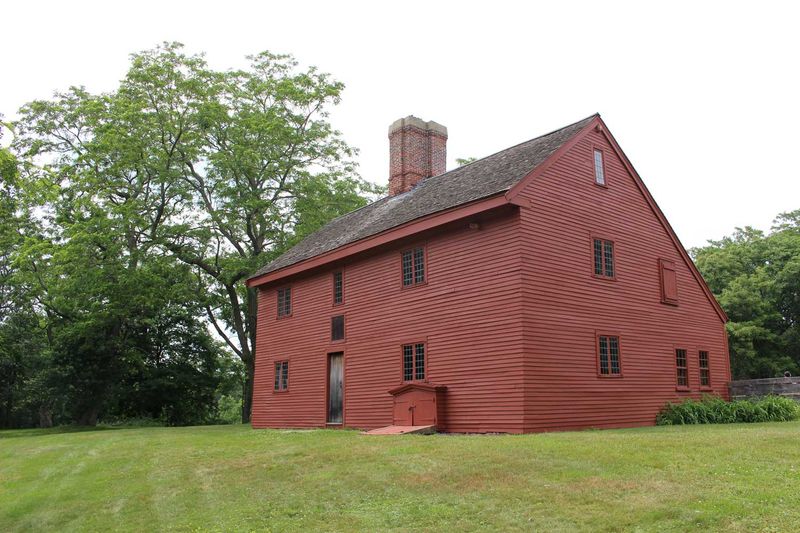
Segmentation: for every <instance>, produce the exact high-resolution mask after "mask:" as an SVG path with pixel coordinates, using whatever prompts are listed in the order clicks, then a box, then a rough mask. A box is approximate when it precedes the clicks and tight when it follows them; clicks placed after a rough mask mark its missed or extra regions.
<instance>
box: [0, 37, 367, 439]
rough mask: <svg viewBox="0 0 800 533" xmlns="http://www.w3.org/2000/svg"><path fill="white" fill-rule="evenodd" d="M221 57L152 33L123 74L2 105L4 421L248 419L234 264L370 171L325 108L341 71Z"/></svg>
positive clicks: (314, 223)
mask: <svg viewBox="0 0 800 533" xmlns="http://www.w3.org/2000/svg"><path fill="white" fill-rule="evenodd" d="M248 59H249V67H248V68H245V69H239V70H225V71H221V70H215V69H212V68H211V67H209V65H208V64H207V62H206V61H205V59H204V57H203V56H202V55H191V54H187V53H186V52H184V49H183V47H182V45H180V44H178V43H164V44H163V45H161V46H158V47H156V48H154V49H152V50H147V51H144V52H141V53H137V54H133V55H132V56H131V58H130V66H129V69H128V71H127V73H126V75H125V77H124V78H123V79H122V80H121V81H120V83H119V86H118V87H117V88H116V89H115V90H114V91H111V92H108V93H102V94H93V93H91V92H89V91H88V90H86V89H85V88H83V87H71V88H70V89H69V90H67V91H64V92H60V93H56V94H55V95H54V96H53V98H51V99H49V100H41V101H33V102H30V103H28V104H26V105H25V106H23V107H22V109H20V110H19V113H18V119H17V120H16V121H15V122H14V123H13V124H5V125H6V126H7V128H6V134H7V135H10V137H11V139H10V141H11V142H10V148H9V149H7V150H3V151H2V153H1V154H0V178H1V179H2V185H1V186H0V223H2V226H1V228H2V229H0V297H1V300H0V426H2V427H24V426H32V425H41V426H49V425H52V424H64V423H77V424H88V425H93V424H95V423H97V421H98V420H99V419H102V420H114V419H132V418H147V419H154V420H157V421H159V422H161V423H166V424H202V423H214V422H220V421H230V420H231V419H232V418H236V419H238V420H242V421H245V422H246V421H248V420H249V417H250V408H251V406H250V401H251V397H252V396H251V393H252V386H253V371H254V349H255V324H256V316H257V312H258V302H257V299H256V292H255V291H254V290H250V289H247V288H246V287H245V285H244V283H243V281H244V280H245V279H246V278H247V276H248V275H250V274H252V273H253V272H254V271H255V270H256V269H257V268H258V267H260V266H262V265H263V264H265V263H267V262H268V261H270V260H271V259H272V258H274V257H276V256H277V255H278V254H280V253H281V252H282V251H284V250H286V249H287V248H288V247H290V246H291V245H292V244H293V243H295V242H297V240H299V239H301V238H302V237H303V236H304V235H307V234H308V233H310V232H312V231H314V230H315V229H317V228H318V227H319V226H321V225H322V224H324V223H325V222H327V221H328V220H330V219H331V218H333V217H335V216H338V215H340V214H343V213H345V212H348V211H351V210H352V209H355V208H357V207H360V206H362V205H364V204H365V203H366V202H367V201H368V200H369V199H370V198H371V197H373V196H374V195H375V194H377V193H380V192H381V191H380V189H378V188H376V187H374V186H372V185H370V184H369V183H368V182H365V181H364V180H362V179H361V178H359V177H358V175H357V173H356V170H355V163H354V156H355V154H356V152H355V150H354V149H353V148H351V147H350V146H348V145H347V144H346V143H345V142H344V140H343V139H342V136H341V134H340V133H339V132H338V131H336V130H335V129H333V128H332V126H331V124H330V122H329V119H328V113H329V111H330V108H331V107H332V106H334V105H336V104H337V103H338V102H339V100H340V98H341V92H342V90H343V85H342V84H341V83H340V82H338V81H336V80H334V79H332V78H331V77H330V75H328V74H325V73H322V72H319V71H318V70H317V69H316V68H313V67H311V68H305V69H304V68H301V67H299V65H298V63H297V62H296V61H295V60H294V59H293V58H292V57H291V56H287V55H277V54H272V53H269V52H262V53H260V54H257V55H254V56H251V57H249V58H248Z"/></svg>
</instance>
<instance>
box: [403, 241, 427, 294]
mask: <svg viewBox="0 0 800 533" xmlns="http://www.w3.org/2000/svg"><path fill="white" fill-rule="evenodd" d="M402 263H403V287H410V286H412V285H419V284H421V283H425V249H424V248H422V247H419V248H414V249H413V250H405V251H404V252H403V254H402Z"/></svg>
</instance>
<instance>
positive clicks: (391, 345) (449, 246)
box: [252, 207, 523, 432]
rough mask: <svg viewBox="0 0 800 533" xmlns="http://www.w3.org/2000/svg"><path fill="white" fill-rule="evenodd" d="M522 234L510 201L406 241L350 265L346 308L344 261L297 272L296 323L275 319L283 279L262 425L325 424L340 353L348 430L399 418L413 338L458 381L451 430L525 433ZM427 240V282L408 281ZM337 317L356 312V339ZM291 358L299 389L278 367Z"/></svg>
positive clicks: (259, 409)
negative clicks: (338, 332)
mask: <svg viewBox="0 0 800 533" xmlns="http://www.w3.org/2000/svg"><path fill="white" fill-rule="evenodd" d="M473 220H474V219H473ZM519 236H520V233H519V218H518V213H517V212H516V209H515V208H510V207H509V208H506V209H505V210H503V211H502V212H500V213H496V214H494V215H493V216H492V217H491V218H489V219H486V220H483V221H482V222H481V228H480V229H477V230H476V229H469V227H468V224H467V222H466V221H465V222H462V223H456V224H454V225H451V226H449V227H447V228H444V229H440V230H438V231H435V232H434V233H429V234H427V235H421V236H420V238H419V239H415V240H414V241H411V242H406V243H398V244H396V245H393V246H391V247H389V248H386V249H384V250H382V251H380V252H378V253H377V254H375V255H372V256H371V257H368V258H362V259H359V260H357V261H352V262H350V263H348V264H346V265H344V279H345V293H344V304H343V305H341V306H336V307H334V306H333V302H332V281H331V278H332V274H331V273H332V272H333V270H334V268H330V269H325V270H324V271H320V272H317V273H315V274H312V275H310V276H306V277H304V278H300V279H294V280H292V281H291V286H292V297H293V302H292V303H293V312H292V316H291V317H289V318H281V319H277V318H276V302H277V296H276V288H277V286H271V287H270V286H267V288H266V289H261V292H260V298H259V318H258V342H257V346H256V385H255V393H254V398H253V417H252V422H253V426H254V427H320V426H325V422H326V411H325V407H326V403H325V402H326V396H325V395H326V389H325V386H326V372H327V370H326V357H327V354H328V353H330V352H337V351H343V352H344V354H345V355H344V365H345V378H344V388H345V394H344V397H345V400H344V402H345V405H344V423H345V425H346V426H349V427H358V428H367V429H369V428H376V427H381V426H385V425H389V424H391V423H392V416H393V406H392V396H391V395H390V394H389V392H388V391H389V390H390V389H393V388H395V387H397V386H398V385H400V384H401V383H402V345H403V344H408V343H415V342H426V359H427V372H426V374H427V380H428V381H429V382H431V383H434V384H442V385H446V386H447V393H446V406H447V408H446V413H445V417H444V418H445V420H444V425H443V429H444V430H446V431H464V432H487V431H507V432H521V431H522V430H523V425H522V420H523V415H522V400H523V388H522V308H521V304H522V300H521V295H520V291H519V287H520V275H521V270H520V253H519V250H520V248H519ZM419 243H422V244H424V245H425V246H426V253H427V264H426V267H427V283H426V284H425V285H422V286H418V287H412V288H403V287H402V286H401V264H400V252H401V250H403V249H407V248H408V247H409V246H411V245H416V244H419ZM279 286H280V285H279ZM337 314H344V315H345V329H346V338H345V341H344V342H337V343H331V342H330V340H329V339H330V317H331V316H333V315H337ZM283 359H288V360H289V368H290V371H289V391H288V392H273V378H274V362H275V361H276V360H283Z"/></svg>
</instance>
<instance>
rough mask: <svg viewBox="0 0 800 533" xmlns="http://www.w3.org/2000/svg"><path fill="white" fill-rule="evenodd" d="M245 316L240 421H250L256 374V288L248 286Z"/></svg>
mask: <svg viewBox="0 0 800 533" xmlns="http://www.w3.org/2000/svg"><path fill="white" fill-rule="evenodd" d="M246 298H247V302H246V304H247V316H245V321H246V324H247V341H248V343H249V347H248V348H249V349H248V350H242V353H248V355H249V357H248V358H247V360H246V361H244V364H245V378H244V386H243V387H242V423H243V424H248V423H250V418H251V415H252V411H253V386H254V382H255V374H256V324H257V319H258V289H256V288H253V287H248V289H247V296H246Z"/></svg>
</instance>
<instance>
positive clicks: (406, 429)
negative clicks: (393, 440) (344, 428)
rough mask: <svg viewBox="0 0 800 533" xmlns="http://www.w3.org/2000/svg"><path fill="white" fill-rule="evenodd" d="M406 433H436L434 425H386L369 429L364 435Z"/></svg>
mask: <svg viewBox="0 0 800 533" xmlns="http://www.w3.org/2000/svg"><path fill="white" fill-rule="evenodd" d="M407 433H418V434H425V435H428V434H431V433H436V426H386V427H382V428H378V429H373V430H370V431H365V432H364V435H404V434H407Z"/></svg>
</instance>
